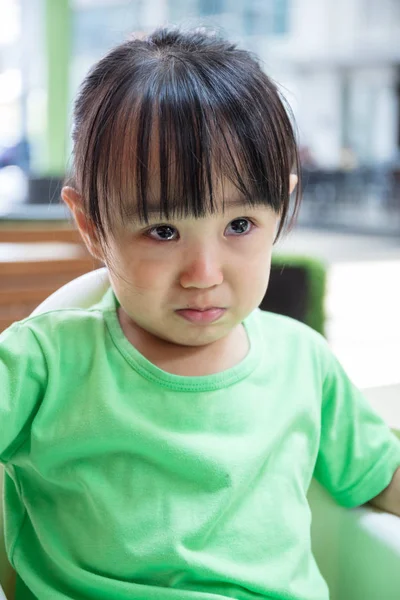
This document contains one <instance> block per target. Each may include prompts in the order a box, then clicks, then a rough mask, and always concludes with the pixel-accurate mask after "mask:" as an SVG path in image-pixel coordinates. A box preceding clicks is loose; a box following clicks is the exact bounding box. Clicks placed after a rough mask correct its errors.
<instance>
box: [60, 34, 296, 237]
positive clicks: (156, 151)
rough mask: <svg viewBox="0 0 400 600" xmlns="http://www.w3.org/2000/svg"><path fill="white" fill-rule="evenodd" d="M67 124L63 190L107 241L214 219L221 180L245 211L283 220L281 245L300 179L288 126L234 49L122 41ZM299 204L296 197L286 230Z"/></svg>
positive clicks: (207, 40)
mask: <svg viewBox="0 0 400 600" xmlns="http://www.w3.org/2000/svg"><path fill="white" fill-rule="evenodd" d="M74 116H75V123H74V131H73V141H74V162H73V174H72V177H71V179H70V184H71V185H73V186H74V187H75V188H76V190H77V191H78V192H79V193H80V194H81V195H82V198H83V210H84V212H85V214H86V216H87V218H88V219H90V221H91V222H92V224H93V225H94V227H95V230H96V231H97V233H98V234H99V238H100V239H101V240H102V241H106V237H107V234H108V233H109V232H112V231H113V227H114V226H115V224H116V223H117V221H118V219H119V220H120V221H121V220H122V222H123V221H124V220H125V219H127V218H132V217H134V216H136V217H137V218H139V219H140V220H141V221H143V222H147V219H148V217H149V214H150V212H154V211H156V212H157V213H158V215H159V217H160V218H163V219H169V218H170V217H171V216H194V217H200V216H203V215H205V214H207V213H212V212H213V211H215V210H217V209H218V205H217V203H216V201H215V198H216V185H217V184H218V185H220V184H223V181H224V180H225V181H226V180H229V181H230V182H231V183H233V185H234V186H235V188H236V190H237V192H238V195H239V197H240V198H241V199H242V200H243V202H244V203H249V204H250V205H260V204H262V205H268V206H270V207H272V209H273V210H275V211H276V212H277V213H280V215H281V220H280V226H279V230H278V236H279V234H280V233H281V231H282V229H283V227H284V225H285V224H286V223H287V221H288V220H289V218H288V216H289V212H291V211H290V210H289V205H290V198H289V176H290V173H292V172H298V171H299V158H298V152H297V146H296V140H295V134H294V131H293V127H292V124H291V120H290V118H289V116H288V113H287V112H286V110H285V107H284V104H283V101H282V99H281V97H280V94H279V92H278V90H277V87H276V85H275V84H274V83H273V82H272V81H271V80H270V79H269V78H268V77H267V75H265V73H263V71H262V70H261V68H260V66H259V64H258V62H257V60H256V59H255V58H254V57H253V56H252V55H251V54H250V53H249V52H247V51H244V50H240V49H238V48H237V47H236V45H234V44H231V43H229V42H227V41H225V40H223V39H220V38H219V37H217V36H215V35H210V34H207V33H204V32H202V31H191V32H189V33H183V32H182V31H180V30H175V29H173V30H170V29H159V30H157V31H155V32H154V33H152V34H151V35H149V36H148V37H147V38H145V39H133V40H130V41H127V42H126V43H123V44H121V45H120V46H118V47H116V48H115V49H113V50H112V51H111V52H109V54H107V55H106V56H105V57H104V58H103V59H102V60H100V61H99V62H98V63H97V64H96V65H95V66H94V67H93V68H92V70H91V71H90V72H89V74H88V76H87V77H86V79H85V80H84V82H83V84H82V86H81V89H80V93H79V95H78V98H77V101H76V105H75V114H74ZM299 201H300V193H299V189H298V188H297V192H296V196H295V202H294V208H293V211H292V217H291V219H290V222H291V223H292V222H293V221H294V218H295V216H296V213H297V209H298V206H299ZM152 207H153V208H152ZM154 207H155V208H154Z"/></svg>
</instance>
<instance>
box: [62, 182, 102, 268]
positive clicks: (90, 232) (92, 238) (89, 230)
mask: <svg viewBox="0 0 400 600" xmlns="http://www.w3.org/2000/svg"><path fill="white" fill-rule="evenodd" d="M61 198H62V199H63V201H64V202H65V204H66V205H67V206H68V208H69V209H70V211H71V212H72V214H73V216H74V220H75V223H76V226H77V228H78V230H79V233H80V234H81V236H82V239H83V241H84V242H85V245H86V248H87V249H88V250H89V252H90V254H91V255H92V256H93V257H94V258H97V259H98V260H101V261H103V260H104V258H103V252H102V249H101V246H100V244H99V241H98V237H97V234H96V231H95V228H94V226H93V224H92V222H91V221H90V220H89V219H88V218H87V216H86V215H85V213H84V210H83V202H82V196H81V195H80V194H79V193H78V192H77V191H76V190H75V189H74V188H72V187H70V186H66V187H63V189H62V190H61Z"/></svg>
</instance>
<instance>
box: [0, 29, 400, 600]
mask: <svg viewBox="0 0 400 600" xmlns="http://www.w3.org/2000/svg"><path fill="white" fill-rule="evenodd" d="M73 138H74V173H73V176H72V178H71V180H70V182H69V185H67V186H65V188H64V189H63V198H64V200H65V202H66V203H67V204H68V206H69V207H70V209H71V210H72V212H73V214H74V217H75V220H76V223H77V225H78V227H79V229H80V231H81V234H82V236H83V238H84V240H85V242H86V244H87V246H88V248H89V250H90V252H91V253H92V254H93V256H95V257H97V258H99V259H101V260H102V261H104V262H105V263H106V265H107V266H108V268H109V277H110V283H111V287H110V290H109V291H108V292H107V294H106V295H105V297H104V298H103V299H102V301H101V302H100V303H99V304H97V305H96V306H93V307H92V308H90V309H89V310H87V309H85V310H84V309H68V310H67V309H62V310H55V311H50V312H47V313H45V314H41V315H38V316H35V317H31V318H28V319H26V320H24V321H22V322H20V323H17V324H14V325H13V326H12V327H11V328H10V329H9V330H8V331H6V332H5V333H4V334H3V335H2V336H1V344H0V348H1V350H0V377H1V395H0V423H1V436H0V457H1V460H2V462H3V463H4V464H5V466H6V472H7V476H6V493H5V504H6V511H7V521H6V526H7V532H6V538H7V548H8V553H9V557H10V560H11V562H12V564H13V565H14V567H15V569H16V571H17V573H18V576H19V581H20V592H19V598H23V599H24V600H28V599H29V600H31V599H33V598H37V599H39V600H48V599H49V600H50V599H51V600H66V599H67V598H73V599H75V600H77V599H79V600H92V599H93V600H94V599H95V600H101V599H104V600H117V599H118V600H128V599H129V600H133V599H136V600H139V599H140V600H163V599H166V600H217V599H221V600H222V599H229V598H236V599H240V600H250V599H254V598H260V599H261V598H263V599H272V598H274V599H277V598H279V599H286V600H288V599H292V600H324V599H327V598H328V591H327V587H326V585H325V582H324V581H323V579H322V577H321V576H320V574H319V571H318V568H317V566H316V564H315V561H314V559H313V556H312V553H311V547H310V511H309V507H308V504H307V490H308V487H309V484H310V481H311V478H312V477H313V476H316V477H317V478H318V479H319V481H320V482H322V483H323V484H324V485H325V486H326V487H327V488H328V490H329V491H330V492H331V493H332V494H333V496H334V497H335V498H336V500H337V501H338V502H341V503H342V504H344V505H345V506H355V505H358V504H361V503H364V502H367V501H370V500H372V499H375V500H374V502H375V503H376V504H378V505H380V506H383V507H384V508H386V509H387V510H391V511H393V512H396V511H397V512H398V513H400V510H399V504H400V502H399V500H400V492H399V484H398V481H399V476H398V473H399V472H398V471H396V469H397V468H398V466H399V465H400V447H399V444H398V442H397V441H396V439H395V438H394V436H393V435H392V434H391V432H390V431H389V429H388V428H387V427H386V425H385V424H384V423H383V422H382V421H381V420H380V419H379V418H378V417H377V416H376V415H375V414H374V413H372V412H371V410H370V408H369V406H368V405H367V403H366V402H365V401H364V400H363V398H362V397H361V395H360V393H359V392H358V391H357V390H356V389H354V387H353V386H352V384H351V383H350V381H349V379H348V378H347V376H346V375H345V373H344V372H343V370H342V369H341V367H340V365H339V364H338V362H337V361H336V359H335V358H334V357H333V356H332V354H331V353H330V350H329V349H328V347H327V345H326V343H325V341H324V340H323V339H322V338H321V337H320V336H319V335H317V334H316V333H315V332H313V331H312V330H310V329H309V328H307V327H306V326H304V325H302V324H300V323H298V322H295V321H293V320H291V319H288V318H285V317H282V316H278V315H274V314H269V313H261V312H260V311H259V310H258V309H257V306H258V305H259V304H260V302H261V300H262V298H263V296H264V294H265V290H266V287H267V284H268V276H269V267H270V260H271V250H272V246H273V242H274V240H275V239H276V236H277V235H279V234H280V233H281V231H282V229H283V228H284V226H285V224H286V223H287V222H288V221H289V222H290V220H291V218H293V213H291V214H289V213H290V210H289V196H290V193H291V192H292V191H293V190H294V188H295V185H296V181H297V177H296V175H295V173H296V171H297V169H298V158H297V150H296V143H295V138H294V134H293V128H292V125H291V122H290V119H289V117H288V115H287V113H286V111H285V108H284V106H283V103H282V100H281V98H280V96H279V94H278V92H277V89H276V87H275V85H274V84H273V83H272V82H271V80H270V79H269V78H268V77H267V76H266V75H265V74H264V73H263V72H262V70H261V69H260V67H259V65H258V63H257V61H256V60H255V59H254V58H253V57H252V56H251V55H250V54H249V53H247V52H245V51H242V50H239V49H238V48H236V46H234V45H232V44H229V43H227V42H225V41H223V40H221V39H218V38H216V37H213V36H207V35H205V34H203V33H199V32H192V33H188V34H184V33H181V32H179V31H168V30H161V31H157V32H155V33H154V34H153V35H150V36H149V37H148V38H147V39H145V40H137V39H136V40H133V41H129V42H127V43H125V44H123V45H121V46H119V47H118V48H116V49H114V50H113V51H112V52H110V53H109V54H108V55H107V56H106V57H105V58H103V59H102V60H101V61H100V62H99V63H98V64H97V65H95V67H94V68H93V69H92V71H91V72H90V73H89V75H88V77H87V78H86V80H85V81H84V83H83V85H82V89H81V91H80V95H79V97H78V99H77V102H76V110H75V129H74V134H73ZM298 198H299V196H298V192H297V197H296V199H295V203H294V204H295V207H294V212H296V209H297V206H298ZM395 472H396V475H394V474H395ZM383 490H384V491H383ZM378 495H379V496H378ZM377 496H378V498H377V499H376V497H377Z"/></svg>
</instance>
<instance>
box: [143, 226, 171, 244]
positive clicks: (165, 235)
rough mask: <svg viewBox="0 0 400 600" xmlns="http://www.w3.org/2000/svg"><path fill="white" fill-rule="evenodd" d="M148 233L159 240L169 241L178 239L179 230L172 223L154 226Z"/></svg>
mask: <svg viewBox="0 0 400 600" xmlns="http://www.w3.org/2000/svg"><path fill="white" fill-rule="evenodd" d="M148 235H149V236H150V237H151V238H153V239H154V240H157V241H159V242H169V241H171V240H176V239H178V231H177V230H176V229H175V227H172V225H157V227H152V228H151V229H150V230H149V232H148Z"/></svg>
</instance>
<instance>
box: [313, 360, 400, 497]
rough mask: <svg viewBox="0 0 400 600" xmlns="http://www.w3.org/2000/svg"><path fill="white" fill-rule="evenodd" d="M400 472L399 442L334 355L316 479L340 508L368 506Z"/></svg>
mask: <svg viewBox="0 0 400 600" xmlns="http://www.w3.org/2000/svg"><path fill="white" fill-rule="evenodd" d="M398 466H400V442H399V440H398V439H397V438H396V436H395V435H394V434H393V433H392V432H391V430H390V428H389V427H388V426H387V425H386V423H385V422H384V421H383V419H381V417H380V416H379V415H377V414H376V413H375V412H374V411H373V409H372V408H371V406H370V405H369V403H368V401H367V400H366V398H364V396H363V394H362V393H361V392H360V391H359V390H358V389H357V388H356V387H355V386H354V385H353V383H352V382H351V381H350V379H349V377H348V376H347V374H346V373H345V371H344V370H343V368H342V366H341V365H340V363H339V362H338V361H337V359H336V358H335V357H334V356H333V355H331V354H330V356H329V359H328V368H327V372H326V376H325V381H324V385H323V399H322V407H321V438H320V447H319V453H318V458H317V463H316V468H315V473H314V475H315V477H316V479H317V480H318V481H319V482H320V483H321V484H322V485H323V486H324V487H325V488H326V489H327V490H328V491H329V492H330V493H331V494H332V496H333V497H334V498H335V499H336V501H337V502H338V503H339V504H342V505H344V506H347V507H353V506H358V505H360V504H364V503H365V502H368V501H369V500H371V499H372V498H374V497H375V496H376V495H378V494H379V493H380V492H382V491H383V490H384V489H385V488H386V487H387V486H388V485H389V483H390V481H391V479H392V477H393V474H394V472H395V470H396V469H397V467H398Z"/></svg>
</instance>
